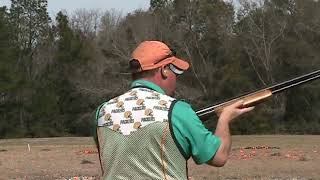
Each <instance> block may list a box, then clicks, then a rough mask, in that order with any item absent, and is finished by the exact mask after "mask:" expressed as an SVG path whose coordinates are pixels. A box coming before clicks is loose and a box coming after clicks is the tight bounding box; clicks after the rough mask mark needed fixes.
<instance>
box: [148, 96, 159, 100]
mask: <svg viewBox="0 0 320 180" xmlns="http://www.w3.org/2000/svg"><path fill="white" fill-rule="evenodd" d="M146 99H155V100H159V99H160V97H159V96H151V97H146Z"/></svg>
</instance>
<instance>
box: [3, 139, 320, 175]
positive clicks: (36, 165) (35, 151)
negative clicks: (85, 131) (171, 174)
mask: <svg viewBox="0 0 320 180" xmlns="http://www.w3.org/2000/svg"><path fill="white" fill-rule="evenodd" d="M29 150H30V151H29ZM188 164H189V165H188V169H189V176H190V177H191V178H192V179H194V180H198V179H203V180H207V179H213V180H215V179H223V180H224V179H229V180H238V179H266V180H267V179H273V180H282V179H292V180H293V179H294V180H298V179H299V180H300V179H301V180H309V179H319V180H320V136H233V146H232V154H231V156H230V160H229V162H228V163H227V164H226V165H225V166H224V167H222V168H215V167H210V166H208V165H200V166H198V165H195V164H194V163H193V161H192V160H190V161H189V162H188ZM99 173H100V166H99V159H98V154H97V150H96V149H95V146H94V142H93V140H92V138H77V137H75V138H74V137H69V138H43V139H10V140H3V139H2V140H0V179H4V180H7V179H46V180H47V179H71V180H79V179H99Z"/></svg>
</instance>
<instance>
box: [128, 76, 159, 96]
mask: <svg viewBox="0 0 320 180" xmlns="http://www.w3.org/2000/svg"><path fill="white" fill-rule="evenodd" d="M138 86H142V87H146V88H150V89H153V90H155V91H157V92H158V93H161V94H165V91H164V90H163V89H162V88H161V87H159V86H158V85H156V84H154V83H153V82H150V81H147V80H143V79H138V80H135V81H133V82H132V83H131V88H135V87H138Z"/></svg>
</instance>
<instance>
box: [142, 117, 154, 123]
mask: <svg viewBox="0 0 320 180" xmlns="http://www.w3.org/2000/svg"><path fill="white" fill-rule="evenodd" d="M150 121H156V118H155V117H145V118H141V122H150Z"/></svg>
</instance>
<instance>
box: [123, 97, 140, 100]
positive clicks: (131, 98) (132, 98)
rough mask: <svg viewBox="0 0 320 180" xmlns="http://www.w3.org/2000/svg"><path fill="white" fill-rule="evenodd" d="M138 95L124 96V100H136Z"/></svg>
mask: <svg viewBox="0 0 320 180" xmlns="http://www.w3.org/2000/svg"><path fill="white" fill-rule="evenodd" d="M137 99H138V97H137V96H134V97H128V98H125V99H124V100H125V101H132V100H137Z"/></svg>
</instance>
